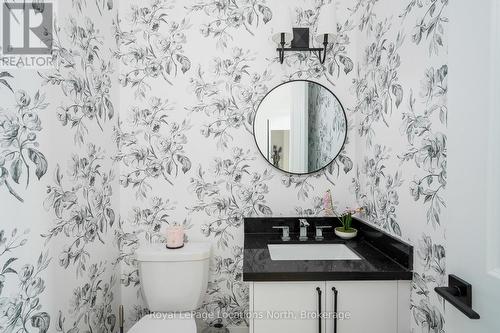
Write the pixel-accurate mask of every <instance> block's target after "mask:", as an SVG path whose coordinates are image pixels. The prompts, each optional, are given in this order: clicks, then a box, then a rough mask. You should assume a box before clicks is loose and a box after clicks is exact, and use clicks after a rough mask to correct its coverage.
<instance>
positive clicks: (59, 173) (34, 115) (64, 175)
mask: <svg viewBox="0 0 500 333" xmlns="http://www.w3.org/2000/svg"><path fill="white" fill-rule="evenodd" d="M54 4H55V8H56V16H55V22H54V31H55V33H54V53H53V63H54V65H53V66H52V67H51V68H36V69H35V68H25V69H12V68H4V69H2V70H0V72H1V74H0V100H1V105H0V107H1V111H0V190H1V194H0V202H1V207H2V209H1V210H2V217H1V222H0V267H1V268H0V331H1V332H6V333H8V332H16V333H18V332H23V333H31V332H38V333H45V332H50V333H52V332H65V333H77V332H109V333H112V332H116V330H117V328H118V323H117V310H118V305H119V304H120V290H119V288H120V284H119V272H118V271H117V269H116V266H115V265H114V263H115V262H116V260H117V258H118V257H119V252H118V249H116V247H115V245H114V238H115V230H116V229H117V227H118V225H119V218H118V214H119V201H118V198H119V196H118V195H119V183H118V174H117V170H118V168H117V165H116V162H115V160H114V156H116V155H117V147H116V142H115V140H114V136H113V130H114V128H115V127H116V126H117V124H118V114H117V111H118V108H117V107H118V102H119V101H118V87H119V81H118V66H117V64H116V61H115V57H114V54H113V51H112V47H110V46H112V45H115V42H114V35H113V31H112V28H111V27H112V23H113V19H114V18H115V17H116V15H117V12H116V10H115V9H116V8H114V3H113V1H112V0H105V1H100V0H99V1H94V0H80V1H55V2H54Z"/></svg>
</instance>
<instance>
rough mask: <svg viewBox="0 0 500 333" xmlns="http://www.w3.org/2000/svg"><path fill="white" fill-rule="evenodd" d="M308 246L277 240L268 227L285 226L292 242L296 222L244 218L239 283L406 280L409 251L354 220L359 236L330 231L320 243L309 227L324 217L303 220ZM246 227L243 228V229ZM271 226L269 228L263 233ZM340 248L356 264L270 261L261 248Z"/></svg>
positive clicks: (409, 267) (277, 234)
mask: <svg viewBox="0 0 500 333" xmlns="http://www.w3.org/2000/svg"><path fill="white" fill-rule="evenodd" d="M307 220H308V221H309V223H311V226H310V227H309V230H308V231H309V232H308V236H309V238H310V240H309V241H308V242H299V241H289V242H286V243H285V242H282V241H281V239H280V232H279V231H277V230H274V231H273V230H272V226H273V225H289V226H290V228H291V237H292V239H297V234H296V233H295V231H298V230H297V228H296V227H295V225H298V222H297V221H298V220H297V218H279V219H272V218H269V219H266V220H264V219H245V245H244V258H243V280H244V281H256V282H257V281H335V280H411V279H412V276H413V273H412V262H413V247H411V246H410V245H408V244H406V243H403V242H401V241H400V240H397V239H396V238H393V237H391V236H389V235H387V234H385V233H383V232H381V231H379V230H377V229H374V228H373V227H371V226H369V225H367V224H365V223H363V222H361V221H359V220H356V222H355V227H357V228H358V230H359V234H358V236H357V237H356V238H355V239H353V240H348V241H343V240H341V239H339V238H338V237H337V236H335V235H334V233H333V232H331V231H330V232H325V233H324V235H325V240H324V241H322V242H316V241H315V240H314V235H313V234H312V233H314V229H315V228H314V225H325V223H332V221H330V220H328V219H327V218H307ZM247 224H248V225H247ZM269 228H271V229H269ZM294 243H297V244H307V243H311V244H332V243H333V244H339V243H340V244H345V245H346V246H347V247H348V248H349V249H351V250H352V251H353V252H355V253H356V254H357V255H358V256H359V257H360V258H361V260H286V261H284V260H271V257H270V253H269V250H268V248H267V244H294Z"/></svg>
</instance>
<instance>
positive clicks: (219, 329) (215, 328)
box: [202, 322, 229, 333]
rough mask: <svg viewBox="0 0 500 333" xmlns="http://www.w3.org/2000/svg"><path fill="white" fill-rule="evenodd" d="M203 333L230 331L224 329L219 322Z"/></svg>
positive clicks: (227, 332)
mask: <svg viewBox="0 0 500 333" xmlns="http://www.w3.org/2000/svg"><path fill="white" fill-rule="evenodd" d="M202 333H229V329H227V327H224V325H223V324H222V323H220V322H218V323H216V324H213V325H211V326H208V327H207V328H205V329H204V330H203V331H202Z"/></svg>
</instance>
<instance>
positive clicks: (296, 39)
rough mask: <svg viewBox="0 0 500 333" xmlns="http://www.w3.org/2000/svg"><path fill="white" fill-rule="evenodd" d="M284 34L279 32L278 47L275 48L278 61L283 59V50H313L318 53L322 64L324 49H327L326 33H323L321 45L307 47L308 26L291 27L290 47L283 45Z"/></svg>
mask: <svg viewBox="0 0 500 333" xmlns="http://www.w3.org/2000/svg"><path fill="white" fill-rule="evenodd" d="M285 45H286V35H285V33H281V41H280V47H278V48H277V49H276V50H277V51H278V54H279V59H280V63H281V64H282V63H283V61H284V60H285V52H314V53H317V54H318V58H319V61H320V62H321V63H322V64H324V63H325V60H326V51H327V49H328V35H326V34H325V35H324V39H323V47H322V48H321V47H309V28H293V39H292V42H291V45H290V47H285Z"/></svg>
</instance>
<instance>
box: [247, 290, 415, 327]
mask: <svg viewBox="0 0 500 333" xmlns="http://www.w3.org/2000/svg"><path fill="white" fill-rule="evenodd" d="M317 288H319V290H320V294H319V293H318V289H317ZM333 288H335V290H337V298H336V304H337V317H338V318H337V323H336V329H335V327H334V326H335V320H334V319H333V317H334V313H335V293H334V290H333ZM250 312H251V314H252V317H251V318H250V333H276V332H287V333H361V332H370V333H407V332H409V330H410V327H409V313H410V284H409V281H394V280H392V281H318V282H314V281H313V282H252V283H250ZM320 312H321V313H322V316H323V318H318V316H317V314H318V313H320ZM291 313H294V314H295V318H294V317H293V316H292V315H291ZM303 315H307V317H306V318H307V319H305V318H304V317H303ZM273 316H274V317H273ZM342 316H343V317H342ZM320 323H321V327H320Z"/></svg>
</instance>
